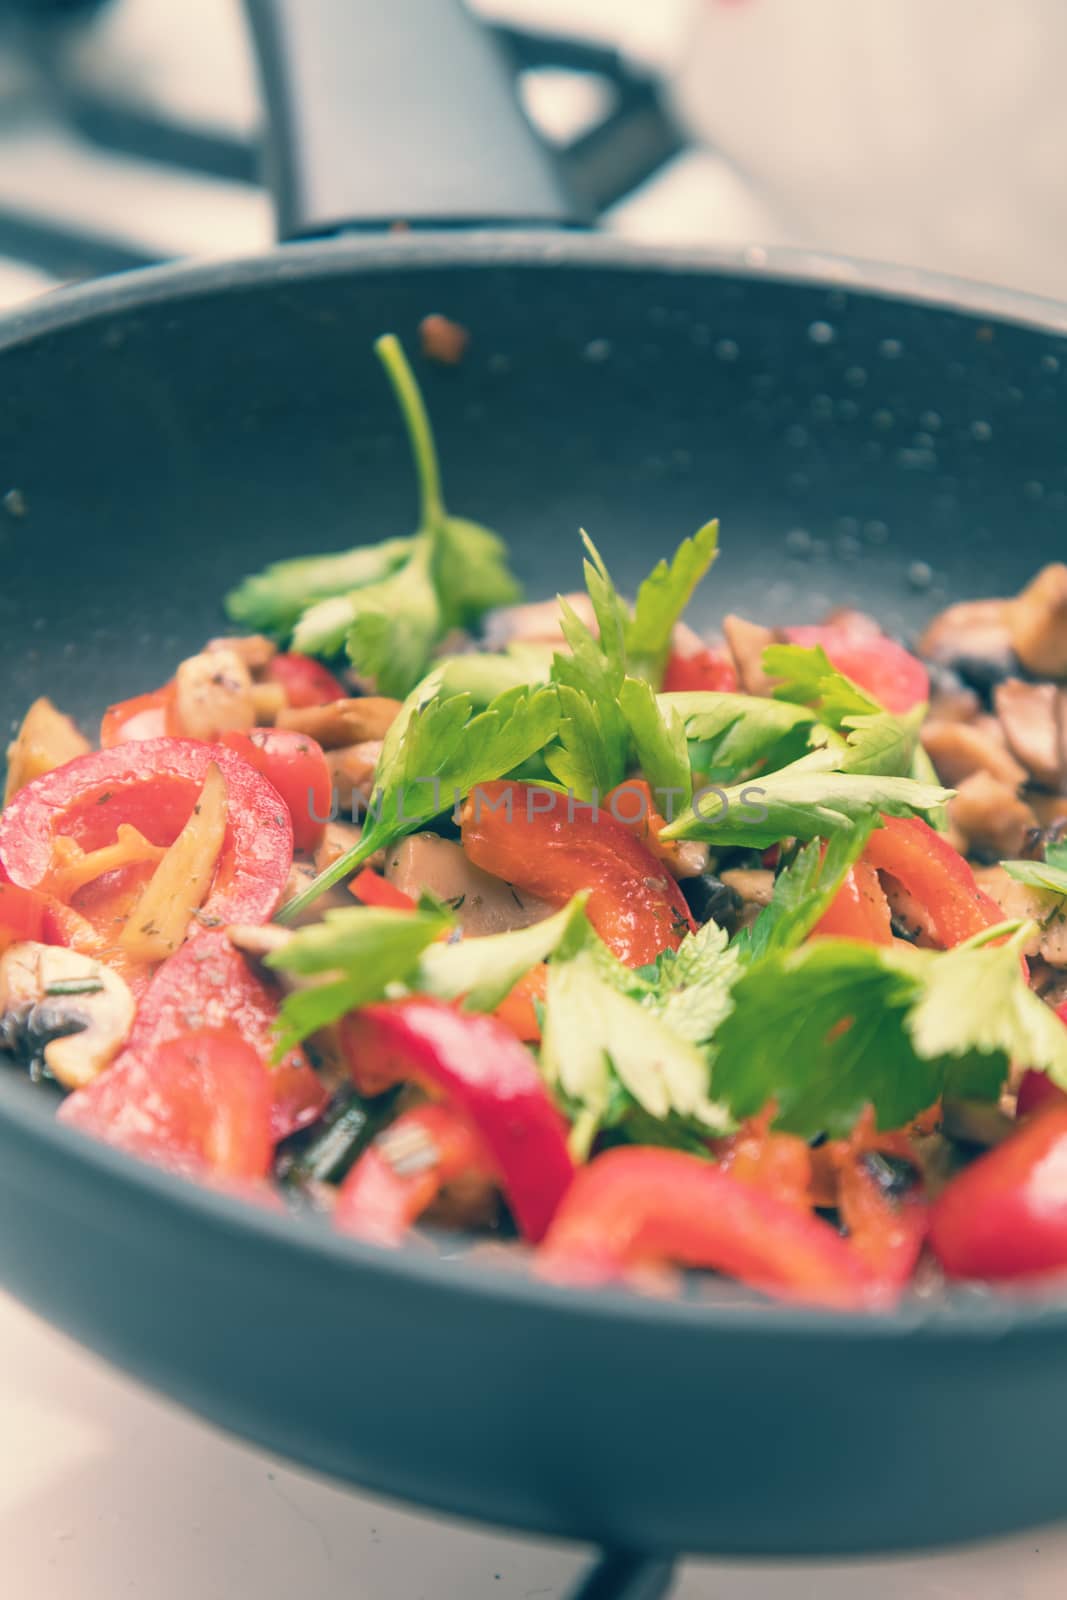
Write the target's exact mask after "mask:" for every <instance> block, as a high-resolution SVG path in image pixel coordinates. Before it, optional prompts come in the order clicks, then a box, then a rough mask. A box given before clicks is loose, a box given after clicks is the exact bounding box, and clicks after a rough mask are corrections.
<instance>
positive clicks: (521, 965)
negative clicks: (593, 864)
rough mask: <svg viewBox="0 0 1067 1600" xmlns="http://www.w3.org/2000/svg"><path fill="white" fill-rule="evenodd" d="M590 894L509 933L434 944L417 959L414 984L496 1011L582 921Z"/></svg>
mask: <svg viewBox="0 0 1067 1600" xmlns="http://www.w3.org/2000/svg"><path fill="white" fill-rule="evenodd" d="M588 898H589V896H588V894H576V895H575V896H574V898H573V900H571V901H569V902H568V904H567V905H565V906H564V907H563V909H562V911H557V912H556V914H555V915H554V916H551V917H547V918H546V919H545V921H544V922H536V923H534V924H533V926H532V927H530V928H519V929H516V930H515V931H514V932H513V933H489V934H485V935H483V936H482V937H481V938H474V939H458V940H456V941H455V942H453V943H450V944H435V945H433V946H431V948H430V949H428V950H427V951H426V952H425V954H424V955H423V957H422V959H421V961H420V962H419V966H418V971H417V972H416V973H415V976H414V980H413V981H414V985H415V987H416V988H417V989H420V990H421V991H422V992H423V993H424V994H432V995H436V996H437V997H438V998H439V999H441V1000H456V999H458V998H459V997H460V995H462V996H464V1001H463V1006H464V1010H466V1011H494V1010H495V1009H496V1007H497V1006H498V1005H499V1004H500V1003H501V1001H502V1000H504V999H505V997H506V996H507V995H509V994H510V993H511V991H512V989H514V987H515V985H516V984H517V983H518V982H519V980H520V978H524V977H525V976H526V974H527V973H528V972H529V971H530V969H531V968H532V967H535V966H536V965H537V963H538V962H539V961H547V960H548V958H549V956H551V955H553V954H554V953H555V951H556V950H558V949H559V947H560V945H561V944H562V943H563V942H564V940H566V939H567V938H568V936H569V935H570V934H571V932H572V930H573V928H574V927H575V925H576V923H578V922H580V921H584V915H585V903H586V901H587V900H588Z"/></svg>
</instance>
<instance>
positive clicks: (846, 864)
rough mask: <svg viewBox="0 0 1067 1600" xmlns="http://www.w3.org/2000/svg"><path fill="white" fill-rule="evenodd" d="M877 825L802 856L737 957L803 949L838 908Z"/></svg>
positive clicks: (747, 931)
mask: <svg viewBox="0 0 1067 1600" xmlns="http://www.w3.org/2000/svg"><path fill="white" fill-rule="evenodd" d="M872 826H873V824H872V820H871V819H870V818H866V819H863V820H862V821H860V822H857V823H856V825H855V827H853V828H850V829H848V830H843V831H841V832H839V833H835V834H833V835H832V836H831V838H830V840H829V843H828V844H826V845H825V846H824V845H823V844H822V843H821V841H819V840H817V839H813V840H812V841H811V843H810V844H807V845H805V846H804V848H803V849H802V850H800V851H798V852H797V854H796V856H795V857H794V859H793V861H792V862H791V863H790V865H789V866H787V867H784V868H783V869H782V871H781V872H779V874H778V876H777V878H776V879H775V880H774V891H773V894H772V896H771V903H770V905H768V906H765V907H764V908H763V910H762V911H761V912H760V914H759V916H758V917H757V918H756V920H755V922H753V923H752V924H751V925H750V926H749V927H747V928H743V929H742V931H741V932H740V933H739V934H738V936H737V938H736V939H735V941H734V945H733V948H734V950H735V951H736V952H737V953H738V955H739V956H740V957H742V958H743V959H744V960H745V961H746V962H747V963H749V964H751V963H753V962H756V961H762V960H763V958H764V957H765V956H770V955H784V954H786V952H787V951H789V950H795V949H796V948H797V946H798V945H801V944H803V942H804V940H805V939H806V938H807V937H808V934H809V933H810V932H811V931H812V929H813V928H814V927H815V925H816V924H817V923H818V922H819V920H820V918H821V917H823V916H824V915H825V913H826V912H827V911H828V910H829V908H830V906H831V905H832V904H833V901H834V899H835V898H836V896H837V892H838V890H839V889H840V887H841V884H842V883H843V881H844V878H845V875H846V873H847V872H848V870H849V868H850V867H851V866H852V865H853V864H854V863H855V862H856V861H858V860H859V858H860V856H861V855H862V854H863V851H864V849H865V847H866V844H867V840H868V839H869V838H870V836H871V831H872Z"/></svg>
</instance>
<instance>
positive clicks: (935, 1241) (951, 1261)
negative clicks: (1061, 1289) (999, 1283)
mask: <svg viewBox="0 0 1067 1600" xmlns="http://www.w3.org/2000/svg"><path fill="white" fill-rule="evenodd" d="M1065 1172H1067V1106H1063V1105H1056V1106H1051V1107H1048V1108H1046V1109H1045V1110H1043V1111H1040V1112H1038V1113H1037V1115H1036V1116H1033V1117H1031V1118H1030V1119H1028V1120H1027V1121H1026V1122H1024V1123H1022V1124H1021V1125H1020V1127H1019V1129H1018V1131H1017V1132H1016V1133H1013V1134H1012V1135H1011V1136H1010V1137H1009V1138H1008V1139H1006V1140H1005V1141H1004V1143H1003V1144H1001V1145H997V1147H996V1148H995V1149H993V1150H989V1151H987V1152H986V1154H985V1155H982V1156H979V1157H978V1160H977V1161H974V1162H972V1164H971V1165H970V1166H969V1167H967V1168H965V1170H964V1171H963V1172H961V1173H960V1174H959V1176H958V1177H955V1178H953V1179H952V1181H951V1183H949V1184H947V1185H946V1187H945V1188H944V1189H943V1190H942V1191H941V1193H940V1195H939V1196H938V1198H937V1199H936V1200H935V1202H934V1205H933V1207H932V1209H931V1214H930V1243H931V1245H932V1247H933V1250H934V1254H935V1255H936V1256H937V1258H938V1260H939V1261H940V1263H941V1265H942V1266H943V1267H944V1269H945V1271H946V1273H947V1274H948V1276H949V1277H950V1278H991V1279H1001V1278H1027V1277H1034V1276H1038V1275H1040V1274H1042V1273H1049V1272H1061V1271H1064V1270H1067V1183H1065V1182H1064V1173H1065Z"/></svg>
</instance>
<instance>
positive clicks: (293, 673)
mask: <svg viewBox="0 0 1067 1600" xmlns="http://www.w3.org/2000/svg"><path fill="white" fill-rule="evenodd" d="M267 677H268V678H269V679H270V680H271V682H272V683H280V684H281V686H282V688H283V689H284V690H285V698H286V699H287V700H288V702H289V704H290V705H291V706H292V707H293V708H294V709H300V708H301V707H304V706H327V705H329V703H330V701H331V700H343V699H344V698H345V696H346V695H347V693H348V690H347V689H346V688H345V686H344V684H343V683H338V681H337V679H336V678H335V677H334V675H333V673H332V672H329V671H328V670H327V669H326V668H325V667H324V666H323V665H322V663H321V662H319V661H314V660H312V658H311V656H301V655H296V654H292V653H290V654H288V655H277V656H274V657H273V658H272V659H271V661H270V663H269V665H268V667H267Z"/></svg>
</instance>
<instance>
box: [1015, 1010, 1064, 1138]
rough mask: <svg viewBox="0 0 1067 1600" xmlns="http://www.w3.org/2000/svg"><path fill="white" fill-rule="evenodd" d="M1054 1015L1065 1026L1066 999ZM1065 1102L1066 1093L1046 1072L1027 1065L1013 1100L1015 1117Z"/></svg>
mask: <svg viewBox="0 0 1067 1600" xmlns="http://www.w3.org/2000/svg"><path fill="white" fill-rule="evenodd" d="M1056 1015H1057V1016H1058V1017H1059V1019H1060V1021H1061V1022H1062V1023H1063V1024H1064V1026H1065V1027H1067V1000H1064V1001H1063V1003H1062V1005H1058V1006H1057V1007H1056ZM1065 1104H1067V1094H1065V1093H1064V1091H1063V1090H1062V1089H1060V1088H1058V1087H1057V1086H1056V1084H1054V1083H1053V1081H1052V1079H1051V1078H1050V1077H1049V1075H1048V1073H1047V1072H1037V1071H1036V1070H1035V1069H1034V1068H1033V1067H1027V1069H1026V1071H1025V1072H1024V1073H1023V1075H1022V1079H1021V1080H1020V1083H1019V1093H1018V1096H1017V1098H1016V1102H1015V1115H1016V1116H1017V1117H1030V1116H1033V1114H1034V1112H1035V1111H1041V1110H1042V1109H1043V1108H1044V1107H1046V1106H1061V1105H1065Z"/></svg>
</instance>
